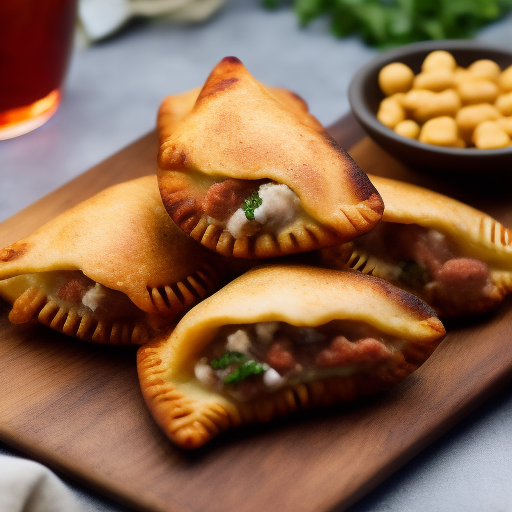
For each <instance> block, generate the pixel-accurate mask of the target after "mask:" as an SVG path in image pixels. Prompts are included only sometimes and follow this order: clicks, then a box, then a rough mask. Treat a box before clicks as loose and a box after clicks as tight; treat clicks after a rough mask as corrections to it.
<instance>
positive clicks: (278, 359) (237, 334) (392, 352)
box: [195, 321, 403, 401]
mask: <svg viewBox="0 0 512 512" xmlns="http://www.w3.org/2000/svg"><path fill="white" fill-rule="evenodd" d="M341 333H343V334H341ZM400 343H401V341H400V340H397V339H390V338H389V337H388V339H386V340H384V337H383V336H382V334H381V333H379V332H377V331H376V330H375V329H372V328H370V327H368V326H366V325H364V324H362V323H360V322H351V321H336V322H330V323H329V324H326V325H323V326H320V327H317V328H309V327H295V326H292V325H289V324H286V323H283V322H263V323H256V324H251V325H239V326H227V327H224V328H223V329H221V331H220V332H219V334H218V335H217V336H216V338H215V340H214V341H213V342H212V343H211V344H210V345H209V346H208V349H207V350H206V351H205V353H204V354H203V355H202V357H200V359H199V361H198V362H197V363H196V365H195V375H196V377H197V378H198V380H199V381H200V382H202V383H203V384H204V385H205V386H207V387H209V388H212V389H215V390H216V391H219V392H222V393H225V394H227V395H229V396H232V397H233V398H235V399H237V400H240V401H247V400H251V399H253V398H256V397H258V396H261V395H264V394H265V393H268V392H271V391H274V390H276V389H277V388H279V387H282V386H284V385H286V384H290V383H295V382H299V381H307V380H312V379H315V378H322V377H327V376H334V375H340V376H341V375H350V374H351V373H354V372H358V371H373V370H375V368H377V367H380V366H384V365H389V364H392V363H393V362H395V363H396V361H397V359H398V360H401V359H403V356H402V354H401V352H400V350H399V346H400Z"/></svg>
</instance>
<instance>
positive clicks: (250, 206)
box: [240, 191, 263, 220]
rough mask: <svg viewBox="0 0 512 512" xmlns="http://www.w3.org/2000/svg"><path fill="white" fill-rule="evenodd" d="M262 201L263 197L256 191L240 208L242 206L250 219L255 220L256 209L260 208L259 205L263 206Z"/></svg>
mask: <svg viewBox="0 0 512 512" xmlns="http://www.w3.org/2000/svg"><path fill="white" fill-rule="evenodd" d="M262 202H263V201H262V199H261V197H260V196H259V194H258V192H257V191H256V192H253V193H252V194H251V197H249V198H248V199H246V200H245V201H244V204H243V205H242V206H241V207H240V208H242V210H243V211H244V213H245V216H246V217H247V219H248V220H254V210H255V209H256V208H258V206H261V203H262Z"/></svg>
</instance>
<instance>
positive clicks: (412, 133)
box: [395, 119, 420, 139]
mask: <svg viewBox="0 0 512 512" xmlns="http://www.w3.org/2000/svg"><path fill="white" fill-rule="evenodd" d="M395 133H398V135H402V136H403V137H407V138H409V139H417V138H418V135H419V134H420V125H419V124H418V123H416V122H415V121H413V120H412V119H405V120H404V121H400V122H399V123H398V124H397V125H396V126H395Z"/></svg>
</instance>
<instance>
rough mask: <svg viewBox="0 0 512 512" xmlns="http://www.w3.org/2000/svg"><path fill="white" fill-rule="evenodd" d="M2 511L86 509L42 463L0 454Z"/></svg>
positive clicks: (71, 511) (78, 511)
mask: <svg viewBox="0 0 512 512" xmlns="http://www.w3.org/2000/svg"><path fill="white" fill-rule="evenodd" d="M0 512H87V509H85V508H84V507H82V506H81V505H80V504H79V503H78V501H77V500H76V499H75V497H74V496H73V493H72V491H70V490H69V489H67V488H66V486H65V484H64V483H63V482H61V481H60V480H59V478H58V477H57V476H55V475H54V474H53V473H52V472H51V471H50V470H49V469H47V468H46V467H44V466H43V465H42V464H38V463H37V462H33V461H30V460H26V459H19V458H17V457H10V456H8V455H2V454H0Z"/></svg>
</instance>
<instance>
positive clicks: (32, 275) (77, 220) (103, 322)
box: [0, 176, 223, 344]
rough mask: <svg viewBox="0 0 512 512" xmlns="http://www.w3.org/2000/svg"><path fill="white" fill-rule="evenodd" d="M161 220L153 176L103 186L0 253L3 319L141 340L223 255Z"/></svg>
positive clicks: (215, 272) (211, 275) (182, 306)
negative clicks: (5, 313)
mask: <svg viewBox="0 0 512 512" xmlns="http://www.w3.org/2000/svg"><path fill="white" fill-rule="evenodd" d="M219 260H220V258H219V257H218V256H217V255H216V254H214V253H212V252H211V251H208V250H207V249H205V248H204V247H202V246H201V245H200V244H198V243H197V242H195V241H194V240H192V239H191V238H190V237H188V236H186V235H185V234H183V233H182V232H181V231H180V230H179V229H178V228H177V227H176V226H175V225H174V223H173V222H172V221H171V220H170V219H169V216H168V215H167V213H166V211H165V209H164V207H163V205H162V201H161V199H160V194H159V191H158V186H157V181H156V177H155V176H147V177H144V178H140V179H137V180H133V181H129V182H126V183H122V184H120V185H116V186H113V187H110V188H108V189H106V190H104V191H103V192H100V193H99V194H97V195H96V196H94V197H92V198H91V199H89V200H87V201H85V202H83V203H81V204H79V205H78V206H76V207H74V208H72V209H71V210H69V211H67V212H65V213H63V214H62V215H60V216H58V217H57V218H55V219H54V220H52V221H51V222H49V223H48V224H46V225H45V226H43V227H42V228H40V229H39V230H38V231H36V232H35V233H33V234H32V235H30V236H29V237H27V238H25V239H23V240H20V241H18V242H16V243H15V244H13V245H11V246H9V247H6V248H5V249H3V250H1V251H0V296H1V297H3V298H4V299H6V300H7V301H9V302H10V303H11V304H13V308H12V310H11V312H10V314H9V319H10V320H11V321H12V322H13V323H23V322H27V321H29V320H32V319H37V320H38V321H39V322H41V323H42V324H45V325H48V326H49V327H52V328H53V329H55V330H57V331H60V332H63V333H65V334H69V335H71V336H76V337H78V338H81V339H83V340H88V341H94V342H98V343H115V344H121V343H122V344H141V343H143V342H145V341H147V340H148V338H150V337H151V336H152V335H153V334H154V333H155V332H158V331H159V330H160V328H162V327H163V326H165V325H169V324H170V323H171V321H173V320H174V319H175V318H176V317H177V316H178V315H179V314H181V313H183V312H185V311H186V310H187V309H189V308H190V307H191V306H193V305H194V304H195V303H196V302H198V301H199V300H201V299H202V298H203V297H204V296H205V295H207V294H209V293H210V292H212V291H213V290H214V289H215V288H217V287H218V286H219V285H220V282H221V278H222V272H223V269H222V266H223V262H221V261H219Z"/></svg>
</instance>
